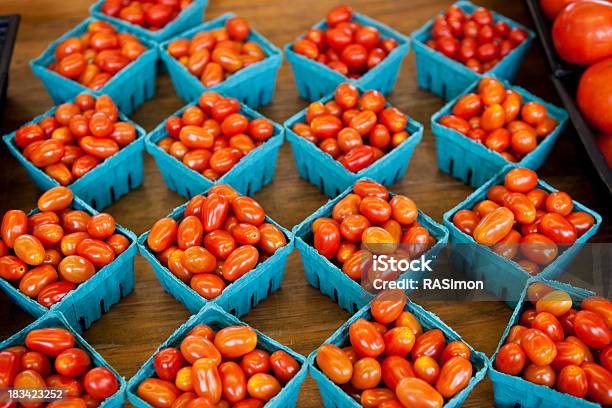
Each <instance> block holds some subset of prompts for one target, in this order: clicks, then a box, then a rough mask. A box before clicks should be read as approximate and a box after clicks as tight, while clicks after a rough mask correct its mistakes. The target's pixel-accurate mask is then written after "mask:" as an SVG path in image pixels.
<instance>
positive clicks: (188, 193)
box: [185, 187, 191, 198]
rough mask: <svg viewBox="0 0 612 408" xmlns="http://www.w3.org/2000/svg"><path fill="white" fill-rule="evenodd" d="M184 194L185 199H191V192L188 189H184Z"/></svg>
mask: <svg viewBox="0 0 612 408" xmlns="http://www.w3.org/2000/svg"><path fill="white" fill-rule="evenodd" d="M185 192H186V193H187V197H189V198H191V191H189V188H187V187H185Z"/></svg>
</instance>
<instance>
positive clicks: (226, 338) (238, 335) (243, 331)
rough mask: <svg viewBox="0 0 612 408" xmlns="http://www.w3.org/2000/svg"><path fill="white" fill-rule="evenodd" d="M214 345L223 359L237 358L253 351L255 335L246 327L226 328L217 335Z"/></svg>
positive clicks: (255, 342) (255, 340) (255, 343)
mask: <svg viewBox="0 0 612 408" xmlns="http://www.w3.org/2000/svg"><path fill="white" fill-rule="evenodd" d="M214 344H215V346H216V347H217V349H218V350H219V352H220V353H221V355H222V356H223V357H225V358H238V357H241V356H244V355H245V354H247V353H249V352H251V351H253V350H254V349H255V347H256V346H257V334H256V333H255V331H254V330H253V329H251V328H250V327H246V326H231V327H226V328H224V329H221V330H220V331H219V332H218V333H217V335H216V336H215V342H214Z"/></svg>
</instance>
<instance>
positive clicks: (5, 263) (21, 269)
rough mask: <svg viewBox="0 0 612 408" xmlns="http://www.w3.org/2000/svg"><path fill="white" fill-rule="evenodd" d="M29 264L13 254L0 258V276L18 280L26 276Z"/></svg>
mask: <svg viewBox="0 0 612 408" xmlns="http://www.w3.org/2000/svg"><path fill="white" fill-rule="evenodd" d="M27 271H28V266H27V265H26V263H25V262H23V261H22V260H21V259H19V258H17V257H16V256H13V255H5V256H3V257H1V258H0V277H1V278H3V279H6V280H10V281H17V280H19V279H21V278H22V277H24V276H25V275H26V273H27Z"/></svg>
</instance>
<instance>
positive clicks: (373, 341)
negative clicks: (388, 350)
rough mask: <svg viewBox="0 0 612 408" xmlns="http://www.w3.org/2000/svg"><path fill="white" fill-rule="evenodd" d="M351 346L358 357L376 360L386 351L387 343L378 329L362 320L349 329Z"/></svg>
mask: <svg viewBox="0 0 612 408" xmlns="http://www.w3.org/2000/svg"><path fill="white" fill-rule="evenodd" d="M349 337H350V340H351V345H352V346H353V349H354V350H355V351H356V352H357V354H358V355H360V356H364V357H373V358H376V357H378V356H379V355H381V354H382V353H383V351H384V349H385V342H384V340H383V337H382V335H381V334H380V333H379V332H378V331H377V330H376V327H375V326H374V325H373V324H372V323H371V322H369V321H367V320H365V319H363V318H360V319H358V320H357V321H355V322H354V323H353V324H351V326H350V327H349Z"/></svg>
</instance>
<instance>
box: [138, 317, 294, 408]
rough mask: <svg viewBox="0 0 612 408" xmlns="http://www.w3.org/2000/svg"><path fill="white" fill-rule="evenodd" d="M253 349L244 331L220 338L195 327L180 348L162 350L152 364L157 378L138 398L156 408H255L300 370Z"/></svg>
mask: <svg viewBox="0 0 612 408" xmlns="http://www.w3.org/2000/svg"><path fill="white" fill-rule="evenodd" d="M256 347H257V333H256V332H255V330H253V329H251V328H250V327H248V326H229V327H225V328H223V329H221V330H219V331H218V332H216V333H215V331H214V330H213V329H212V328H211V327H210V326H208V325H205V324H200V325H197V326H196V327H194V328H193V329H192V330H191V331H190V332H189V334H188V335H187V337H185V338H184V339H183V341H182V342H181V344H180V346H179V347H178V348H175V347H168V348H165V349H163V350H160V351H159V352H158V353H157V354H156V355H155V358H154V360H153V364H154V366H155V374H156V375H157V377H158V378H147V379H146V380H144V381H143V382H142V383H140V385H139V386H138V391H137V392H138V396H139V397H140V398H142V399H143V400H145V401H146V402H148V403H149V404H151V405H152V406H153V407H155V408H166V407H170V406H172V407H211V408H212V407H228V408H229V406H230V404H231V406H232V407H244V408H247V407H249V408H259V407H263V406H264V404H265V403H266V402H267V401H269V400H270V399H272V398H274V396H276V395H277V394H278V393H279V392H280V391H281V389H282V387H283V385H284V384H286V383H287V382H289V381H290V380H291V379H292V378H293V377H294V376H295V375H296V374H297V372H298V371H299V370H300V364H299V363H298V362H297V361H296V360H295V359H294V358H293V357H292V356H291V355H289V354H288V353H286V352H285V351H283V350H277V351H275V352H273V353H272V354H269V353H268V352H267V351H265V350H261V349H258V348H256Z"/></svg>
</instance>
